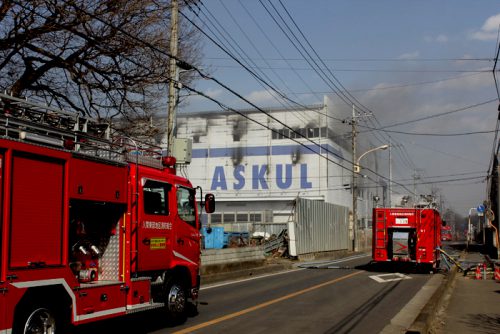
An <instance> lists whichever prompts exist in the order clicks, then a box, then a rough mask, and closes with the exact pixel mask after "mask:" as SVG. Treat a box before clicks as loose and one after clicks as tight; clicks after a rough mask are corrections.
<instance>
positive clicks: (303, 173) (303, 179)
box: [300, 164, 312, 189]
mask: <svg viewBox="0 0 500 334" xmlns="http://www.w3.org/2000/svg"><path fill="white" fill-rule="evenodd" d="M300 187H301V188H302V189H309V188H312V183H311V182H309V181H307V164H300Z"/></svg>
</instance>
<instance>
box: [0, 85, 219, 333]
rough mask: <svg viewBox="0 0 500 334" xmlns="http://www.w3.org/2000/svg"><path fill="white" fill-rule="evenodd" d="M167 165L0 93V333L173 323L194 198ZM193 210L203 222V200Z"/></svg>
mask: <svg viewBox="0 0 500 334" xmlns="http://www.w3.org/2000/svg"><path fill="white" fill-rule="evenodd" d="M174 165H175V161H174V160H173V159H172V158H169V157H162V156H161V152H160V151H159V149H158V148H155V147H152V146H150V145H144V144H141V143H138V142H137V141H133V140H130V139H125V138H123V137H119V136H115V135H113V132H112V129H111V128H110V127H109V125H107V124H102V123H98V122H95V121H92V120H89V119H86V118H83V117H79V116H78V115H75V114H73V113H68V112H65V111H62V110H56V109H53V108H50V107H47V106H42V105H37V104H33V103H29V102H27V101H25V100H23V99H17V98H13V97H10V96H6V95H0V333H64V328H65V325H67V324H70V323H72V324H74V325H79V324H84V323H89V322H94V321H99V320H102V319H107V318H112V317H117V316H122V315H126V314H129V313H134V312H140V311H146V310H152V309H158V308H163V309H164V310H165V314H166V316H167V315H168V316H170V317H172V318H181V317H183V316H184V315H185V312H186V305H187V303H188V301H196V298H197V295H198V288H199V284H200V275H199V269H200V232H199V231H200V220H199V214H200V212H199V210H200V208H199V207H198V204H197V201H196V197H197V195H200V196H198V197H199V198H203V197H202V195H201V194H200V193H201V189H199V190H197V188H194V187H193V185H192V184H191V183H190V182H189V180H187V179H185V178H183V177H180V176H177V175H176V173H175V167H174ZM203 204H204V207H205V210H206V212H209V213H210V212H213V210H214V206H215V201H214V197H213V195H211V194H207V195H206V196H205V197H204V203H203Z"/></svg>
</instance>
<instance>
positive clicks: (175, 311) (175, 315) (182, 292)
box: [165, 279, 187, 322]
mask: <svg viewBox="0 0 500 334" xmlns="http://www.w3.org/2000/svg"><path fill="white" fill-rule="evenodd" d="M165 299H166V300H165V306H166V308H167V313H168V315H169V318H170V320H171V321H174V322H180V321H184V320H185V318H186V316H187V292H186V288H184V286H183V285H182V284H181V283H180V282H179V281H178V280H176V279H172V280H171V281H170V282H168V283H167V284H166V286H165Z"/></svg>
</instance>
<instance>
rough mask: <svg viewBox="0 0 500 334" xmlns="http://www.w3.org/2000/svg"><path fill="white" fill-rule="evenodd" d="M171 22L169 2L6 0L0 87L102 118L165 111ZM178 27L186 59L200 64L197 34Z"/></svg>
mask: <svg viewBox="0 0 500 334" xmlns="http://www.w3.org/2000/svg"><path fill="white" fill-rule="evenodd" d="M169 21H170V1H169V0H129V1H117V0H107V1H104V0H103V1H93V0H31V1H28V0H13V1H12V0H10V1H5V0H4V1H2V2H1V4H0V23H1V24H0V90H7V91H10V92H12V93H13V94H15V95H17V96H24V97H30V98H38V99H39V100H42V101H52V102H53V103H55V104H57V105H58V106H60V107H62V108H70V109H74V110H76V111H78V112H80V113H82V114H86V115H91V116H97V117H115V116H117V115H121V116H122V117H123V116H124V117H125V118H133V117H135V116H140V117H146V119H147V118H148V117H150V116H151V115H153V114H155V113H158V112H159V111H162V112H165V110H166V99H165V97H166V95H167V94H166V91H167V89H166V83H167V82H168V81H169V73H168V64H169V57H168V56H167V55H166V54H167V53H168V45H169V31H170V30H169V24H170V22H169ZM180 28H181V29H180V34H181V35H180V49H179V50H180V58H181V59H183V60H184V61H186V62H188V63H192V64H195V65H196V64H197V63H199V57H200V52H199V46H198V34H197V33H196V31H195V30H194V29H192V28H191V27H190V26H189V25H186V24H182V22H181V25H180ZM158 50H164V52H161V51H158ZM182 79H183V80H184V82H186V83H189V82H190V81H191V80H194V79H195V78H194V77H192V76H189V77H186V76H185V75H183V76H182ZM159 92H164V94H159Z"/></svg>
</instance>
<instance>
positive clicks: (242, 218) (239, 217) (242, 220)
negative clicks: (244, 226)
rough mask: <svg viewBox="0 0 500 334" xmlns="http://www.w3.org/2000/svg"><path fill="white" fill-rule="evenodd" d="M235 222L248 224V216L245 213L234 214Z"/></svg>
mask: <svg viewBox="0 0 500 334" xmlns="http://www.w3.org/2000/svg"><path fill="white" fill-rule="evenodd" d="M236 222H237V223H247V222H248V214H247V213H238V214H236Z"/></svg>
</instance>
